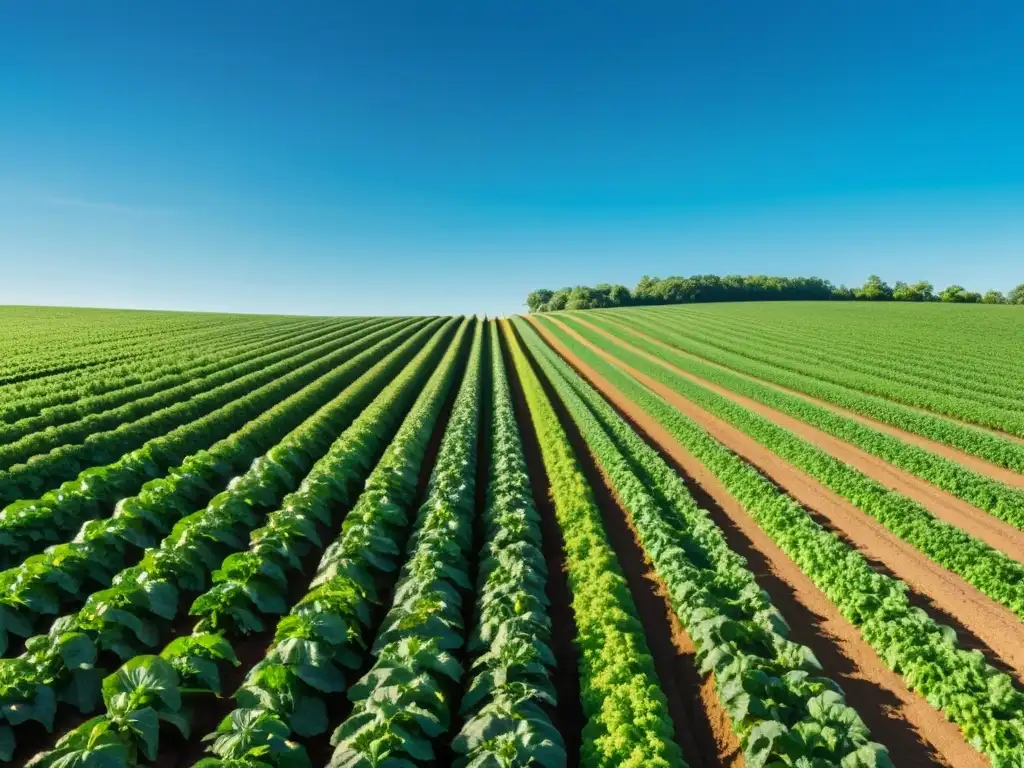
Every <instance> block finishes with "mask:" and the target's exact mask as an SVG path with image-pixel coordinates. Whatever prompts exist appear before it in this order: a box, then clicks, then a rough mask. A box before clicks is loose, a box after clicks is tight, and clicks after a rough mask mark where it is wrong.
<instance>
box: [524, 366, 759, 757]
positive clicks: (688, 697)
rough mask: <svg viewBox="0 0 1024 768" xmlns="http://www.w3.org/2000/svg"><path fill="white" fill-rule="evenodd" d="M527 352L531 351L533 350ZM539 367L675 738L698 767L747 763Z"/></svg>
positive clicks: (606, 483) (664, 595)
mask: <svg viewBox="0 0 1024 768" xmlns="http://www.w3.org/2000/svg"><path fill="white" fill-rule="evenodd" d="M527 356H528V357H529V356H530V355H529V351H527ZM534 370H535V372H536V373H537V376H538V378H539V379H540V381H541V383H542V385H543V386H544V388H545V391H546V393H547V395H548V398H549V399H550V400H551V403H552V405H553V406H554V409H555V412H556V413H557V414H558V418H559V422H560V423H561V425H562V428H563V429H564V430H565V432H566V434H567V435H568V437H569V442H570V444H571V445H572V448H573V452H574V453H575V455H576V458H577V460H578V461H579V463H580V468H581V469H582V470H583V474H584V475H585V476H586V478H587V483H588V485H589V486H590V488H591V489H592V490H593V492H594V500H595V501H596V502H597V506H598V509H599V510H600V512H601V520H602V522H603V524H604V528H605V531H606V533H607V535H608V539H609V541H610V542H611V545H612V549H614V550H615V555H616V559H617V560H618V562H619V565H620V566H621V567H622V570H623V573H624V574H625V577H626V582H627V583H628V585H629V590H630V593H631V595H632V597H633V602H634V604H635V605H636V610H637V615H638V616H639V617H640V623H641V625H642V626H643V629H644V637H645V639H646V641H647V647H648V649H649V650H650V652H651V656H652V658H653V660H654V668H655V671H656V673H657V675H658V682H659V683H660V686H661V690H662V692H663V693H664V694H665V698H666V700H667V703H668V710H669V717H670V718H671V719H672V723H673V725H674V727H675V732H674V740H675V741H676V743H677V744H679V746H680V747H681V748H682V750H683V754H684V755H685V757H686V761H687V763H689V764H690V765H692V766H694V767H695V768H705V767H710V766H719V765H724V766H735V767H737V768H738V767H739V766H742V765H743V755H742V752H741V750H740V745H739V741H738V740H737V738H736V736H735V735H734V734H733V733H732V726H731V724H730V723H729V719H728V716H727V715H726V713H725V711H724V710H723V709H722V707H721V704H720V703H719V701H718V697H717V695H716V694H715V690H714V687H713V681H711V680H709V681H707V685H706V684H705V682H704V681H702V680H701V677H700V673H699V672H698V670H697V663H696V647H695V646H694V644H693V642H692V641H691V640H690V638H689V636H688V635H687V634H686V631H685V630H684V629H683V627H682V625H681V624H680V623H679V619H678V617H677V616H676V614H675V611H674V610H673V609H672V605H671V602H670V601H669V598H668V594H669V593H668V588H667V587H666V586H665V584H664V582H662V581H661V579H659V578H658V575H657V574H656V573H655V572H654V569H653V567H652V565H651V562H650V560H649V559H648V558H647V555H646V554H645V552H644V550H643V548H642V546H641V545H640V543H639V536H638V535H637V532H636V529H635V528H634V526H633V522H632V518H631V516H630V514H629V511H628V510H627V509H626V507H625V505H624V504H622V502H621V501H620V499H619V498H618V496H617V495H616V493H615V490H614V486H613V485H612V483H611V481H610V480H609V479H608V477H607V476H606V475H605V474H604V472H603V471H602V470H601V468H600V466H599V465H598V463H597V460H596V458H595V457H594V456H593V455H592V454H591V452H590V449H589V447H588V445H587V442H586V440H585V439H584V438H583V436H582V435H581V434H580V431H579V429H578V427H577V426H576V424H575V422H574V421H573V420H572V417H571V416H570V415H569V413H568V412H567V411H566V409H565V406H564V405H563V404H562V402H561V400H560V399H559V397H558V394H557V393H556V392H554V390H553V389H552V388H551V386H550V384H549V383H548V382H547V379H546V378H545V376H544V374H543V372H541V371H540V370H538V369H537V366H536V364H534Z"/></svg>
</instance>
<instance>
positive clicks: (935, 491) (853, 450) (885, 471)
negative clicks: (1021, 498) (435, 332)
mask: <svg viewBox="0 0 1024 768" xmlns="http://www.w3.org/2000/svg"><path fill="white" fill-rule="evenodd" d="M580 322H581V324H585V325H586V326H587V327H588V328H590V329H591V330H593V331H594V332H596V333H599V334H601V335H602V336H604V337H605V338H608V339H614V340H615V341H616V342H617V343H618V344H621V345H622V346H623V347H625V348H627V349H630V350H631V351H633V352H635V353H636V354H639V355H643V356H644V357H646V358H647V359H649V360H651V361H653V362H655V363H657V364H659V365H661V366H662V367H664V368H666V369H668V370H670V371H672V372H673V373H675V374H676V375H678V376H681V377H683V378H685V379H687V380H689V381H692V382H695V383H696V384H699V385H700V386H702V387H704V388H706V389H709V390H711V391H712V392H714V393H716V394H718V395H721V396H722V397H725V398H728V399H729V400H731V401H733V402H734V403H736V404H738V405H742V406H743V407H744V408H746V409H747V410H749V411H753V412H754V413H757V414H759V415H761V416H764V417H765V418H766V419H768V420H769V421H771V422H772V423H774V424H777V425H778V426H780V427H782V428H784V429H788V430H789V431H790V432H793V433H794V434H796V435H798V436H799V437H801V438H803V439H804V440H807V441H808V442H810V443H813V444H814V445H815V446H817V447H818V448H821V449H822V450H823V451H825V452H827V453H829V454H831V455H832V456H834V457H835V458H837V459H839V460H840V461H842V462H843V463H844V464H848V465H850V466H851V467H853V468H854V469H857V470H859V471H860V472H863V473H864V474H865V475H867V476H868V477H870V478H872V479H873V480H876V481H877V482H879V483H881V484H883V485H885V486H886V487H888V488H892V489H893V490H895V491H897V492H899V493H901V494H903V495H904V496H907V497H909V498H911V499H913V500H914V501H916V502H918V503H919V504H921V505H923V506H924V507H925V508H926V509H928V511H930V512H931V513H932V514H933V515H935V516H936V517H938V518H939V519H941V520H944V521H945V522H947V523H949V524H950V525H955V526H956V527H957V528H960V529H961V530H963V531H965V532H967V533H969V534H970V535H971V536H974V537H975V538H977V539H980V540H981V541H984V542H985V543H986V544H988V545H989V546H990V547H992V548H994V549H998V550H1000V551H1001V552H1003V553H1004V554H1006V555H1007V556H1009V557H1012V558H1013V559H1015V560H1017V561H1019V562H1024V531H1021V530H1020V529H1018V528H1015V527H1014V526H1012V525H1010V524H1009V523H1004V522H1003V521H1002V520H1000V519H999V518H997V517H994V516H993V515H990V514H989V513H988V512H986V511H984V510H982V509H978V508H977V507H975V506H973V505H972V504H969V503H968V502H966V501H964V500H963V499H959V498H957V497H956V496H954V495H953V494H951V493H948V492H947V491H944V490H942V489H941V488H938V487H936V486H934V485H932V484H931V483H929V482H927V481H925V480H922V479H921V478H919V477H917V476H915V475H912V474H910V473H909V472H906V471H904V470H902V469H900V468H899V467H896V466H893V465H892V464H889V463H888V462H887V461H885V460H884V459H880V458H878V457H877V456H874V455H872V454H870V453H868V452H867V451H864V450H862V449H860V448H858V447H856V446H854V445H851V444H850V443H847V442H844V441H843V440H841V439H840V438H838V437H834V436H833V435H830V434H828V433H827V432H824V431H823V430H820V429H818V428H816V427H813V426H811V425H810V424H807V423H806V422H803V421H801V420H799V419H796V418H793V417H792V416H789V415H787V414H785V413H783V412H782V411H778V410H775V409H774V408H770V407H769V406H767V405H764V404H763V403H759V402H757V401H756V400H752V399H750V398H748V397H744V396H743V395H738V394H736V393H734V392H731V391H730V390H728V389H726V388H725V387H721V386H718V385H717V384H713V383H711V382H709V381H707V380H706V379H703V378H700V377H699V376H695V375H693V374H692V373H688V372H687V371H684V370H683V369H682V368H678V367H676V366H674V365H672V363H669V362H667V361H665V360H662V359H660V358H658V357H657V356H656V355H652V354H650V353H649V352H646V351H644V350H642V349H639V348H637V347H634V346H632V345H631V344H629V343H628V342H626V341H623V340H621V339H618V338H617V337H615V336H614V335H612V334H610V333H608V332H607V331H605V330H603V329H601V328H598V327H597V326H594V325H591V324H590V323H587V322H585V321H580ZM563 327H564V326H563ZM1021 480H1024V476H1021Z"/></svg>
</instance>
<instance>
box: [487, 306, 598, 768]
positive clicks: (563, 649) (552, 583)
mask: <svg viewBox="0 0 1024 768" xmlns="http://www.w3.org/2000/svg"><path fill="white" fill-rule="evenodd" d="M495 322H497V321H495ZM506 322H507V321H506ZM499 331H500V332H499V334H498V336H499V337H500V340H499V347H500V348H499V349H497V350H495V354H500V355H502V356H503V358H502V359H503V361H504V363H505V376H506V377H507V378H508V383H509V389H510V390H511V392H512V409H513V411H514V412H515V416H516V425H517V426H518V427H519V436H520V442H521V444H522V447H523V457H524V458H525V459H526V468H527V471H528V474H529V477H530V490H531V492H532V494H533V503H534V505H535V506H536V509H537V514H538V515H540V520H541V548H542V550H543V553H544V561H545V563H546V564H547V569H548V578H547V583H546V584H545V592H546V594H547V596H548V600H549V601H550V605H549V607H548V615H549V616H550V617H551V652H552V653H553V654H554V656H555V661H556V667H555V669H554V674H553V675H552V678H553V679H552V682H553V683H554V686H555V699H556V706H555V707H554V708H552V709H551V710H550V714H551V715H552V722H553V723H554V725H555V728H556V729H557V730H558V732H559V733H560V734H561V735H562V739H563V740H564V741H565V750H566V762H567V764H568V765H579V764H580V749H581V740H582V737H583V729H584V727H585V726H586V724H587V718H586V715H585V714H584V713H583V704H582V702H581V700H580V680H579V669H580V659H579V649H578V648H577V647H576V638H577V636H578V633H577V631H576V616H575V614H573V611H572V589H571V588H570V587H569V577H568V573H567V572H566V568H565V541H564V539H563V537H562V530H561V528H559V526H558V519H557V518H556V517H555V504H554V501H553V500H552V498H551V483H550V481H549V480H548V475H547V471H546V470H545V469H544V459H543V457H542V456H541V451H540V444H539V443H538V441H537V434H536V432H535V431H534V429H533V422H532V421H531V420H530V409H529V406H528V405H527V404H526V396H525V394H524V393H523V387H522V383H521V382H520V381H519V372H518V371H516V367H515V363H514V362H513V360H512V357H511V355H510V354H509V351H508V348H507V344H508V342H507V340H506V339H505V333H507V332H509V329H508V328H505V327H499Z"/></svg>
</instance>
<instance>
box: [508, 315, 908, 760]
mask: <svg viewBox="0 0 1024 768" xmlns="http://www.w3.org/2000/svg"><path fill="white" fill-rule="evenodd" d="M517 326H518V327H519V329H520V332H521V333H522V334H523V336H524V338H525V340H526V343H527V346H528V347H529V348H530V349H531V350H532V351H533V352H534V355H535V357H536V358H537V360H538V361H539V364H540V366H541V368H542V369H543V370H544V371H545V373H546V375H547V377H548V380H549V381H550V382H551V383H552V385H553V386H554V388H555V390H556V391H557V392H558V394H559V397H560V398H561V399H562V401H563V402H564V403H565V405H566V407H567V409H568V410H569V413H570V414H571V416H572V418H573V420H574V421H575V422H576V423H577V425H578V426H579V428H580V431H581V433H582V434H583V436H584V438H585V439H586V441H587V444H588V446H590V448H591V450H592V451H593V453H594V456H595V457H596V459H597V461H598V463H599V464H600V466H601V469H602V471H603V473H604V474H605V476H606V477H608V478H609V479H610V480H611V482H612V485H613V487H614V489H615V493H616V496H617V498H618V499H620V500H621V502H622V503H623V505H624V506H625V508H626V509H627V510H628V512H629V514H630V518H631V520H632V523H633V527H634V528H635V529H636V531H637V534H638V536H639V539H640V542H641V544H642V546H643V547H644V549H645V551H646V552H647V554H648V556H649V557H650V558H651V560H652V562H653V564H654V569H655V572H656V573H657V575H658V577H659V578H660V579H661V580H662V581H663V582H664V584H665V585H666V587H667V589H668V591H669V594H670V595H671V599H672V606H673V609H674V610H675V612H676V615H677V616H678V617H679V619H680V622H681V623H682V625H683V627H684V628H685V629H686V631H687V633H688V634H689V636H690V638H691V639H692V641H693V642H694V645H695V646H696V648H697V662H698V664H699V665H700V671H701V672H702V673H703V674H712V673H713V674H714V677H715V684H716V688H717V692H718V696H719V700H720V702H721V704H722V707H723V709H724V710H725V711H726V712H727V713H728V715H729V718H730V720H731V722H732V726H733V730H734V731H735V732H736V733H737V735H738V736H739V739H740V743H741V745H742V746H743V748H744V753H745V762H746V763H748V764H751V765H779V766H782V765H801V764H802V762H801V761H805V760H808V759H814V760H817V761H821V762H822V763H823V764H829V765H837V764H840V763H843V761H845V760H847V759H848V758H849V757H850V756H851V755H855V754H858V753H862V752H863V751H865V750H868V751H871V752H872V753H874V754H876V755H877V756H878V757H877V759H878V763H877V764H878V765H891V763H890V761H889V758H888V755H887V754H886V752H885V749H884V748H883V747H881V746H880V745H878V744H874V743H872V742H871V741H870V736H869V734H868V730H867V728H866V727H865V725H864V723H863V722H862V721H861V719H860V717H859V716H858V715H857V713H856V712H854V711H853V710H852V709H851V708H850V707H848V706H846V704H845V702H844V700H843V697H842V694H841V692H840V689H839V687H838V685H836V683H834V682H833V681H832V680H830V679H829V678H827V677H825V676H824V674H823V672H822V670H821V666H820V665H819V663H818V661H817V659H816V658H815V657H814V654H813V653H812V652H811V651H810V649H808V648H806V647H804V646H801V645H797V644H796V643H793V642H791V641H790V640H788V639H787V634H788V627H787V626H786V623H785V621H784V620H783V618H782V616H781V615H780V614H779V612H778V610H777V609H776V608H775V607H774V606H773V605H772V604H771V602H770V601H769V600H768V597H767V595H766V593H765V592H763V591H762V590H761V589H760V588H759V587H758V585H757V583H756V582H755V581H754V578H753V575H752V574H751V573H750V571H749V570H747V568H746V564H745V562H744V561H743V559H742V558H740V557H739V556H738V555H736V554H735V553H733V552H732V551H730V550H729V548H728V545H727V544H726V541H725V538H724V536H723V535H722V532H721V530H719V529H718V527H717V526H715V525H714V523H713V522H712V521H711V519H710V518H709V517H708V515H707V513H705V512H704V511H703V510H701V509H699V508H698V507H697V505H696V503H695V502H694V500H693V498H692V497H691V496H690V494H689V492H688V491H687V490H686V487H685V485H684V484H683V482H682V480H681V479H680V478H679V476H678V475H677V474H676V473H675V472H673V470H672V468H671V467H669V466H668V465H667V464H666V463H665V462H664V460H662V459H661V457H660V456H659V455H658V454H657V452H656V451H654V450H653V449H651V448H650V447H649V446H647V445H646V444H645V443H644V442H643V440H641V439H640V438H639V437H638V436H637V435H636V433H635V432H633V431H632V429H630V427H629V426H628V425H627V424H626V423H625V422H624V421H623V420H622V419H621V418H620V417H619V416H618V415H617V414H616V413H615V411H614V410H613V409H612V408H611V406H609V405H608V404H607V403H605V402H604V400H603V399H602V398H601V397H600V395H598V394H597V392H596V391H594V390H593V389H592V388H591V387H590V386H589V385H588V384H586V383H585V382H584V381H583V380H582V379H580V377H579V376H578V375H577V374H576V373H575V372H574V371H572V369H570V368H569V367H568V366H567V365H566V364H565V362H563V361H562V360H561V359H560V358H558V357H557V356H556V355H554V353H552V352H551V351H550V350H549V349H548V348H547V346H546V345H545V344H544V343H543V342H541V341H540V339H539V337H538V336H537V335H536V333H535V332H534V331H533V330H532V328H530V327H529V326H527V325H526V324H525V323H523V322H522V321H521V320H520V321H517ZM825 700H827V701H828V702H829V705H828V706H827V707H823V706H822V702H823V701H825ZM825 729H829V732H830V733H833V734H835V736H834V737H833V738H829V739H820V738H819V739H818V740H816V741H815V742H813V743H811V742H810V741H809V740H808V735H809V734H810V733H821V732H823V731H824V730H825ZM768 733H771V734H773V737H772V738H771V739H768V738H766V734H768Z"/></svg>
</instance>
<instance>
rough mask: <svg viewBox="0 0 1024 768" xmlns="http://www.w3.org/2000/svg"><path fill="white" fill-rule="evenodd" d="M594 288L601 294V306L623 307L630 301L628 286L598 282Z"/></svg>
mask: <svg viewBox="0 0 1024 768" xmlns="http://www.w3.org/2000/svg"><path fill="white" fill-rule="evenodd" d="M594 290H595V291H596V292H597V293H599V294H601V301H602V306H604V307H625V306H628V305H629V304H631V303H632V298H633V297H632V295H631V294H630V292H629V288H627V287H626V286H624V285H610V284H608V283H599V284H598V285H595V286H594Z"/></svg>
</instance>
